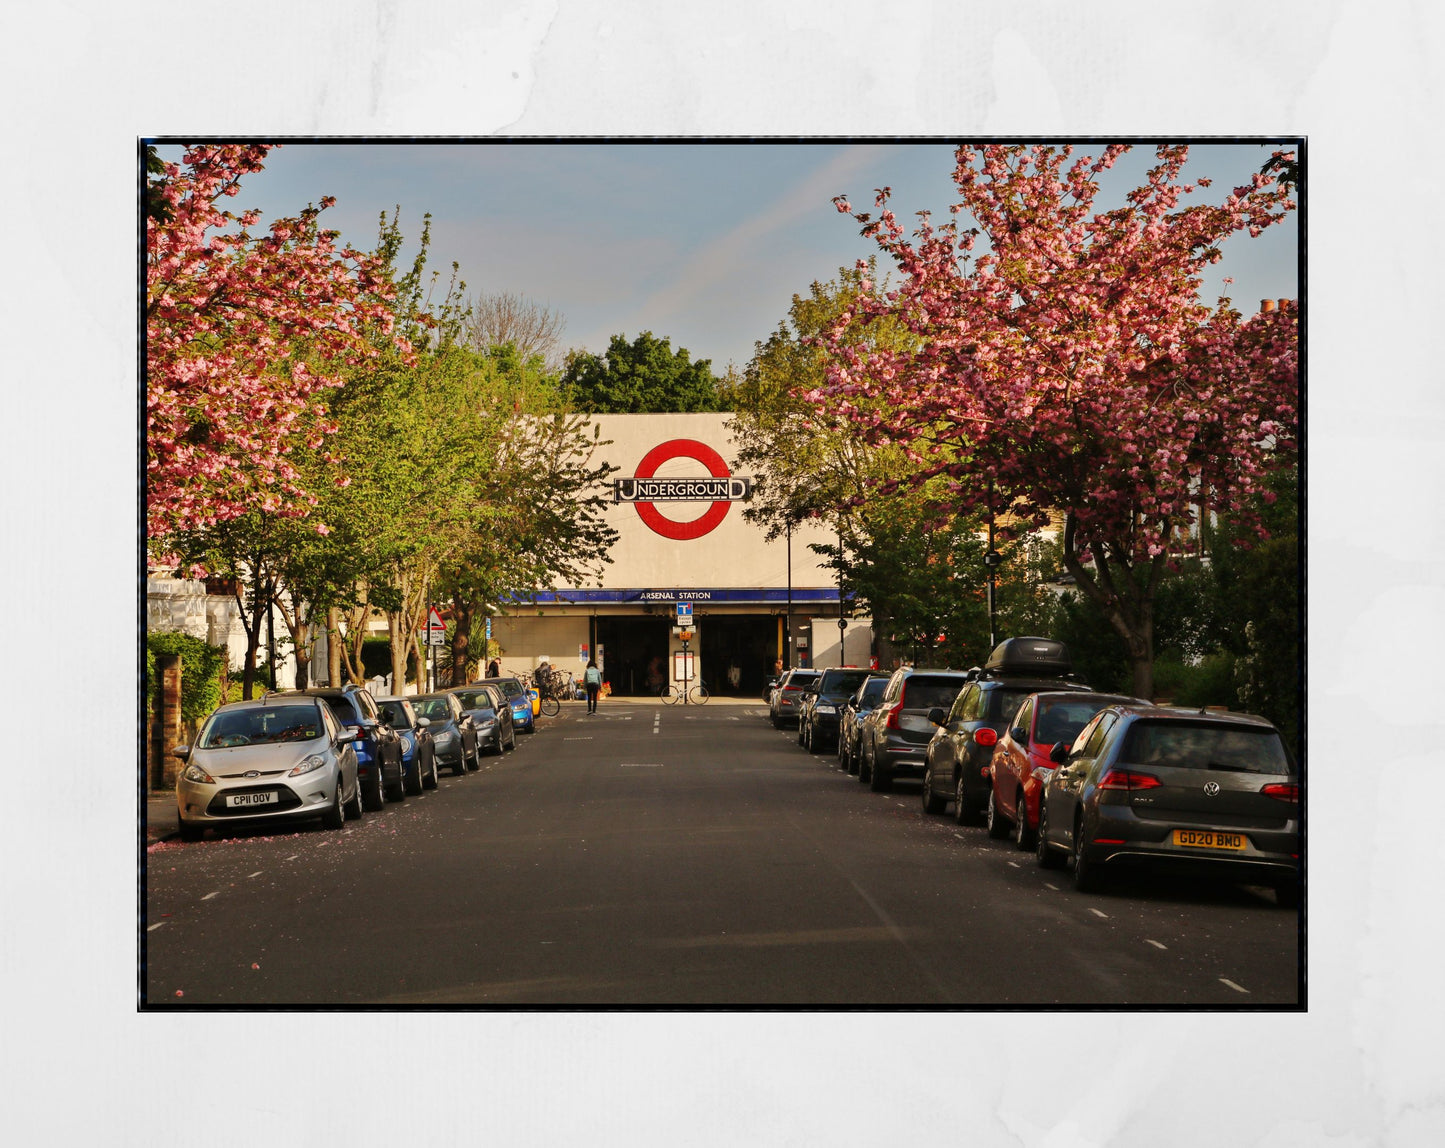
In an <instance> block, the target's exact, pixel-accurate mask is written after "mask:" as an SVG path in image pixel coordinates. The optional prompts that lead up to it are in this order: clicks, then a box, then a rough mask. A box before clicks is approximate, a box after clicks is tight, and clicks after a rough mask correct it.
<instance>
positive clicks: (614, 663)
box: [597, 617, 672, 698]
mask: <svg viewBox="0 0 1445 1148" xmlns="http://www.w3.org/2000/svg"><path fill="white" fill-rule="evenodd" d="M671 632H672V628H671V625H670V624H669V622H668V620H667V619H666V618H650V617H641V618H638V617H633V618H604V617H599V618H598V619H597V644H598V645H599V646H601V647H602V661H603V666H602V677H603V678H604V679H605V680H606V682H607V684H608V685H609V686H611V687H612V693H613V695H614V696H615V697H624V698H629V697H630V698H636V697H642V696H643V695H645V694H656V693H657V692H658V691H659V690H661V689H662V683H663V681H664V679H665V676H666V674H667V642H668V638H669V636H670V634H671Z"/></svg>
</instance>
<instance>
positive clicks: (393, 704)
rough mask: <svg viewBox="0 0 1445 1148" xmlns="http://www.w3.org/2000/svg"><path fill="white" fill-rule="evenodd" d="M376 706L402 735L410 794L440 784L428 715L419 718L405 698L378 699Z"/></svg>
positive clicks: (389, 723) (434, 745) (403, 766)
mask: <svg viewBox="0 0 1445 1148" xmlns="http://www.w3.org/2000/svg"><path fill="white" fill-rule="evenodd" d="M376 708H377V709H379V710H380V711H381V715H382V717H383V718H385V719H386V723H387V725H389V726H391V728H392V729H394V730H396V732H397V733H398V734H399V735H400V736H401V767H402V779H403V781H404V783H405V785H406V791H407V793H409V794H411V795H412V796H416V795H417V794H419V793H420V792H421V791H422V790H423V789H435V788H436V787H437V751H436V743H435V742H434V741H433V739H432V735H431V731H430V730H429V729H428V728H427V727H428V726H430V725H431V721H430V719H428V718H424V717H419V716H418V715H417V712H416V710H415V709H413V708H412V704H411V702H410V701H408V700H407V699H406V698H377V699H376Z"/></svg>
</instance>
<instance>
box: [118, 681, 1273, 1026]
mask: <svg viewBox="0 0 1445 1148" xmlns="http://www.w3.org/2000/svg"><path fill="white" fill-rule="evenodd" d="M518 745H519V748H518V749H517V750H516V751H515V752H513V753H509V754H507V755H506V756H505V757H501V758H498V757H488V758H483V769H482V771H481V772H480V773H476V774H468V775H466V776H464V777H460V778H454V777H448V776H444V777H443V778H442V780H441V786H440V788H439V789H438V790H436V791H432V792H428V793H426V794H425V795H423V796H422V797H412V798H408V799H407V800H406V801H405V802H404V803H401V804H396V805H388V806H387V807H386V809H385V811H384V812H381V813H373V814H367V815H366V816H365V817H364V818H363V819H362V820H361V821H359V822H348V824H347V827H346V828H345V829H343V830H340V831H337V832H327V831H325V830H322V829H320V828H319V827H303V828H301V829H298V830H294V831H293V830H286V831H282V832H278V833H275V834H271V833H267V832H254V833H236V834H233V835H228V836H226V837H222V838H216V837H215V836H214V835H208V836H207V838H206V839H205V840H203V841H201V842H199V843H195V844H183V843H181V842H179V841H176V840H172V841H166V842H163V843H161V844H159V845H154V846H151V847H150V848H149V849H148V850H147V854H146V871H145V874H144V878H145V890H144V891H145V908H146V911H145V914H144V917H143V920H142V922H141V930H142V933H141V950H142V967H141V972H140V979H141V993H142V1000H143V1003H144V1004H146V1005H155V1006H163V1005H169V1004H181V1005H193V1004H203V1005H244V1006H252V1005H265V1004H276V1005H305V1006H318V1005H340V1006H347V1007H350V1006H358V1005H382V1006H415V1005H421V1006H430V1005H436V1006H453V1005H465V1006H498V1005H502V1006H531V1005H562V1006H571V1007H589V1006H608V1005H618V1006H656V1005H661V1006H668V1005H676V1006H686V1007H702V1006H708V1005H719V1006H729V1007H746V1006H763V1007H786V1006H801V1007H847V1006H868V1005H877V1006H885V1007H906V1006H920V1007H949V1006H955V1007H1006V1008H1017V1007H1028V1006H1037V1007H1052V1006H1063V1007H1072V1006H1083V1005H1105V1006H1151V1007H1164V1008H1171V1007H1181V1006H1184V1007H1201V1006H1202V1007H1206V1008H1231V1009H1232V1008H1255V1007H1268V1008H1294V1007H1298V1006H1299V1005H1300V1004H1301V1001H1300V981H1299V968H1300V964H1301V954H1300V945H1299V940H1300V938H1299V931H1300V930H1299V914H1298V912H1296V911H1290V910H1285V909H1281V908H1279V907H1278V906H1276V904H1275V903H1274V898H1273V894H1271V893H1269V892H1267V891H1264V890H1252V889H1246V888H1241V887H1236V886H1219V885H1212V884H1187V885H1181V884H1179V883H1178V882H1173V881H1160V880H1157V879H1154V880H1150V879H1147V878H1142V877H1135V878H1131V879H1128V880H1120V881H1117V882H1115V884H1114V885H1113V886H1112V887H1111V888H1109V889H1108V890H1106V891H1105V892H1103V893H1100V894H1089V895H1084V894H1080V893H1077V892H1075V891H1074V890H1073V889H1072V888H1071V886H1070V883H1069V874H1068V873H1067V872H1066V871H1059V870H1043V869H1040V868H1039V867H1038V865H1037V863H1036V861H1035V860H1034V858H1033V854H1032V853H1020V852H1019V851H1017V850H1016V849H1015V847H1014V846H1013V844H1012V843H1011V842H1007V841H1003V842H997V841H990V840H989V839H988V837H987V836H986V835H985V833H984V831H983V830H982V829H975V828H961V827H959V826H957V825H956V824H954V822H953V821H952V819H951V818H945V817H931V816H928V815H926V814H924V813H923V811H922V807H921V802H920V800H919V797H918V792H917V788H916V785H914V786H908V785H907V783H901V782H900V783H898V785H897V786H896V789H895V792H894V793H892V794H887V795H885V794H875V793H871V792H870V791H869V790H868V787H867V786H864V785H860V784H859V783H858V782H857V781H856V780H855V779H853V778H851V777H848V776H846V775H844V774H842V773H840V772H839V771H838V770H836V769H835V768H833V767H832V766H833V758H832V757H831V755H830V756H817V757H813V756H810V755H808V754H807V753H805V752H804V751H803V750H802V749H801V748H799V747H798V745H797V744H796V741H795V738H794V735H793V734H792V733H791V732H790V731H789V732H779V731H776V730H774V729H773V728H772V727H771V725H770V724H769V723H768V721H767V718H766V710H765V709H764V708H763V707H761V706H760V705H755V704H754V705H737V704H733V705H719V704H716V703H714V704H711V705H708V706H706V707H691V708H686V709H684V708H682V707H661V706H657V705H649V704H635V703H628V702H623V701H612V702H606V703H604V705H603V708H602V712H601V713H600V714H599V715H598V716H596V717H588V716H587V715H586V714H585V710H584V707H583V706H582V705H580V704H570V703H569V705H567V706H566V707H564V711H563V714H562V715H561V716H560V717H559V718H558V719H556V720H555V721H552V722H549V723H545V726H544V728H543V729H542V730H541V731H540V732H539V733H537V734H536V735H534V736H532V737H525V736H522V737H519V738H518Z"/></svg>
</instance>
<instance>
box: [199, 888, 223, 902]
mask: <svg viewBox="0 0 1445 1148" xmlns="http://www.w3.org/2000/svg"><path fill="white" fill-rule="evenodd" d="M220 895H221V891H220V890H219V889H217V890H216V891H215V892H214V893H207V894H206V895H205V896H204V897H202V898H201V900H202V901H209V900H210V899H211V898H212V897H219V896H220Z"/></svg>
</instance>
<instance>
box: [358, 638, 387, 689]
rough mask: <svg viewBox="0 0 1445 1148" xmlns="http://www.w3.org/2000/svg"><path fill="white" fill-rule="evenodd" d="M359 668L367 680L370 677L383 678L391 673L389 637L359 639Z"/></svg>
mask: <svg viewBox="0 0 1445 1148" xmlns="http://www.w3.org/2000/svg"><path fill="white" fill-rule="evenodd" d="M361 670H362V673H363V674H364V675H365V677H366V678H367V680H368V681H369V680H370V679H372V678H384V677H386V675H387V674H389V673H391V639H390V638H363V639H362V640H361Z"/></svg>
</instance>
